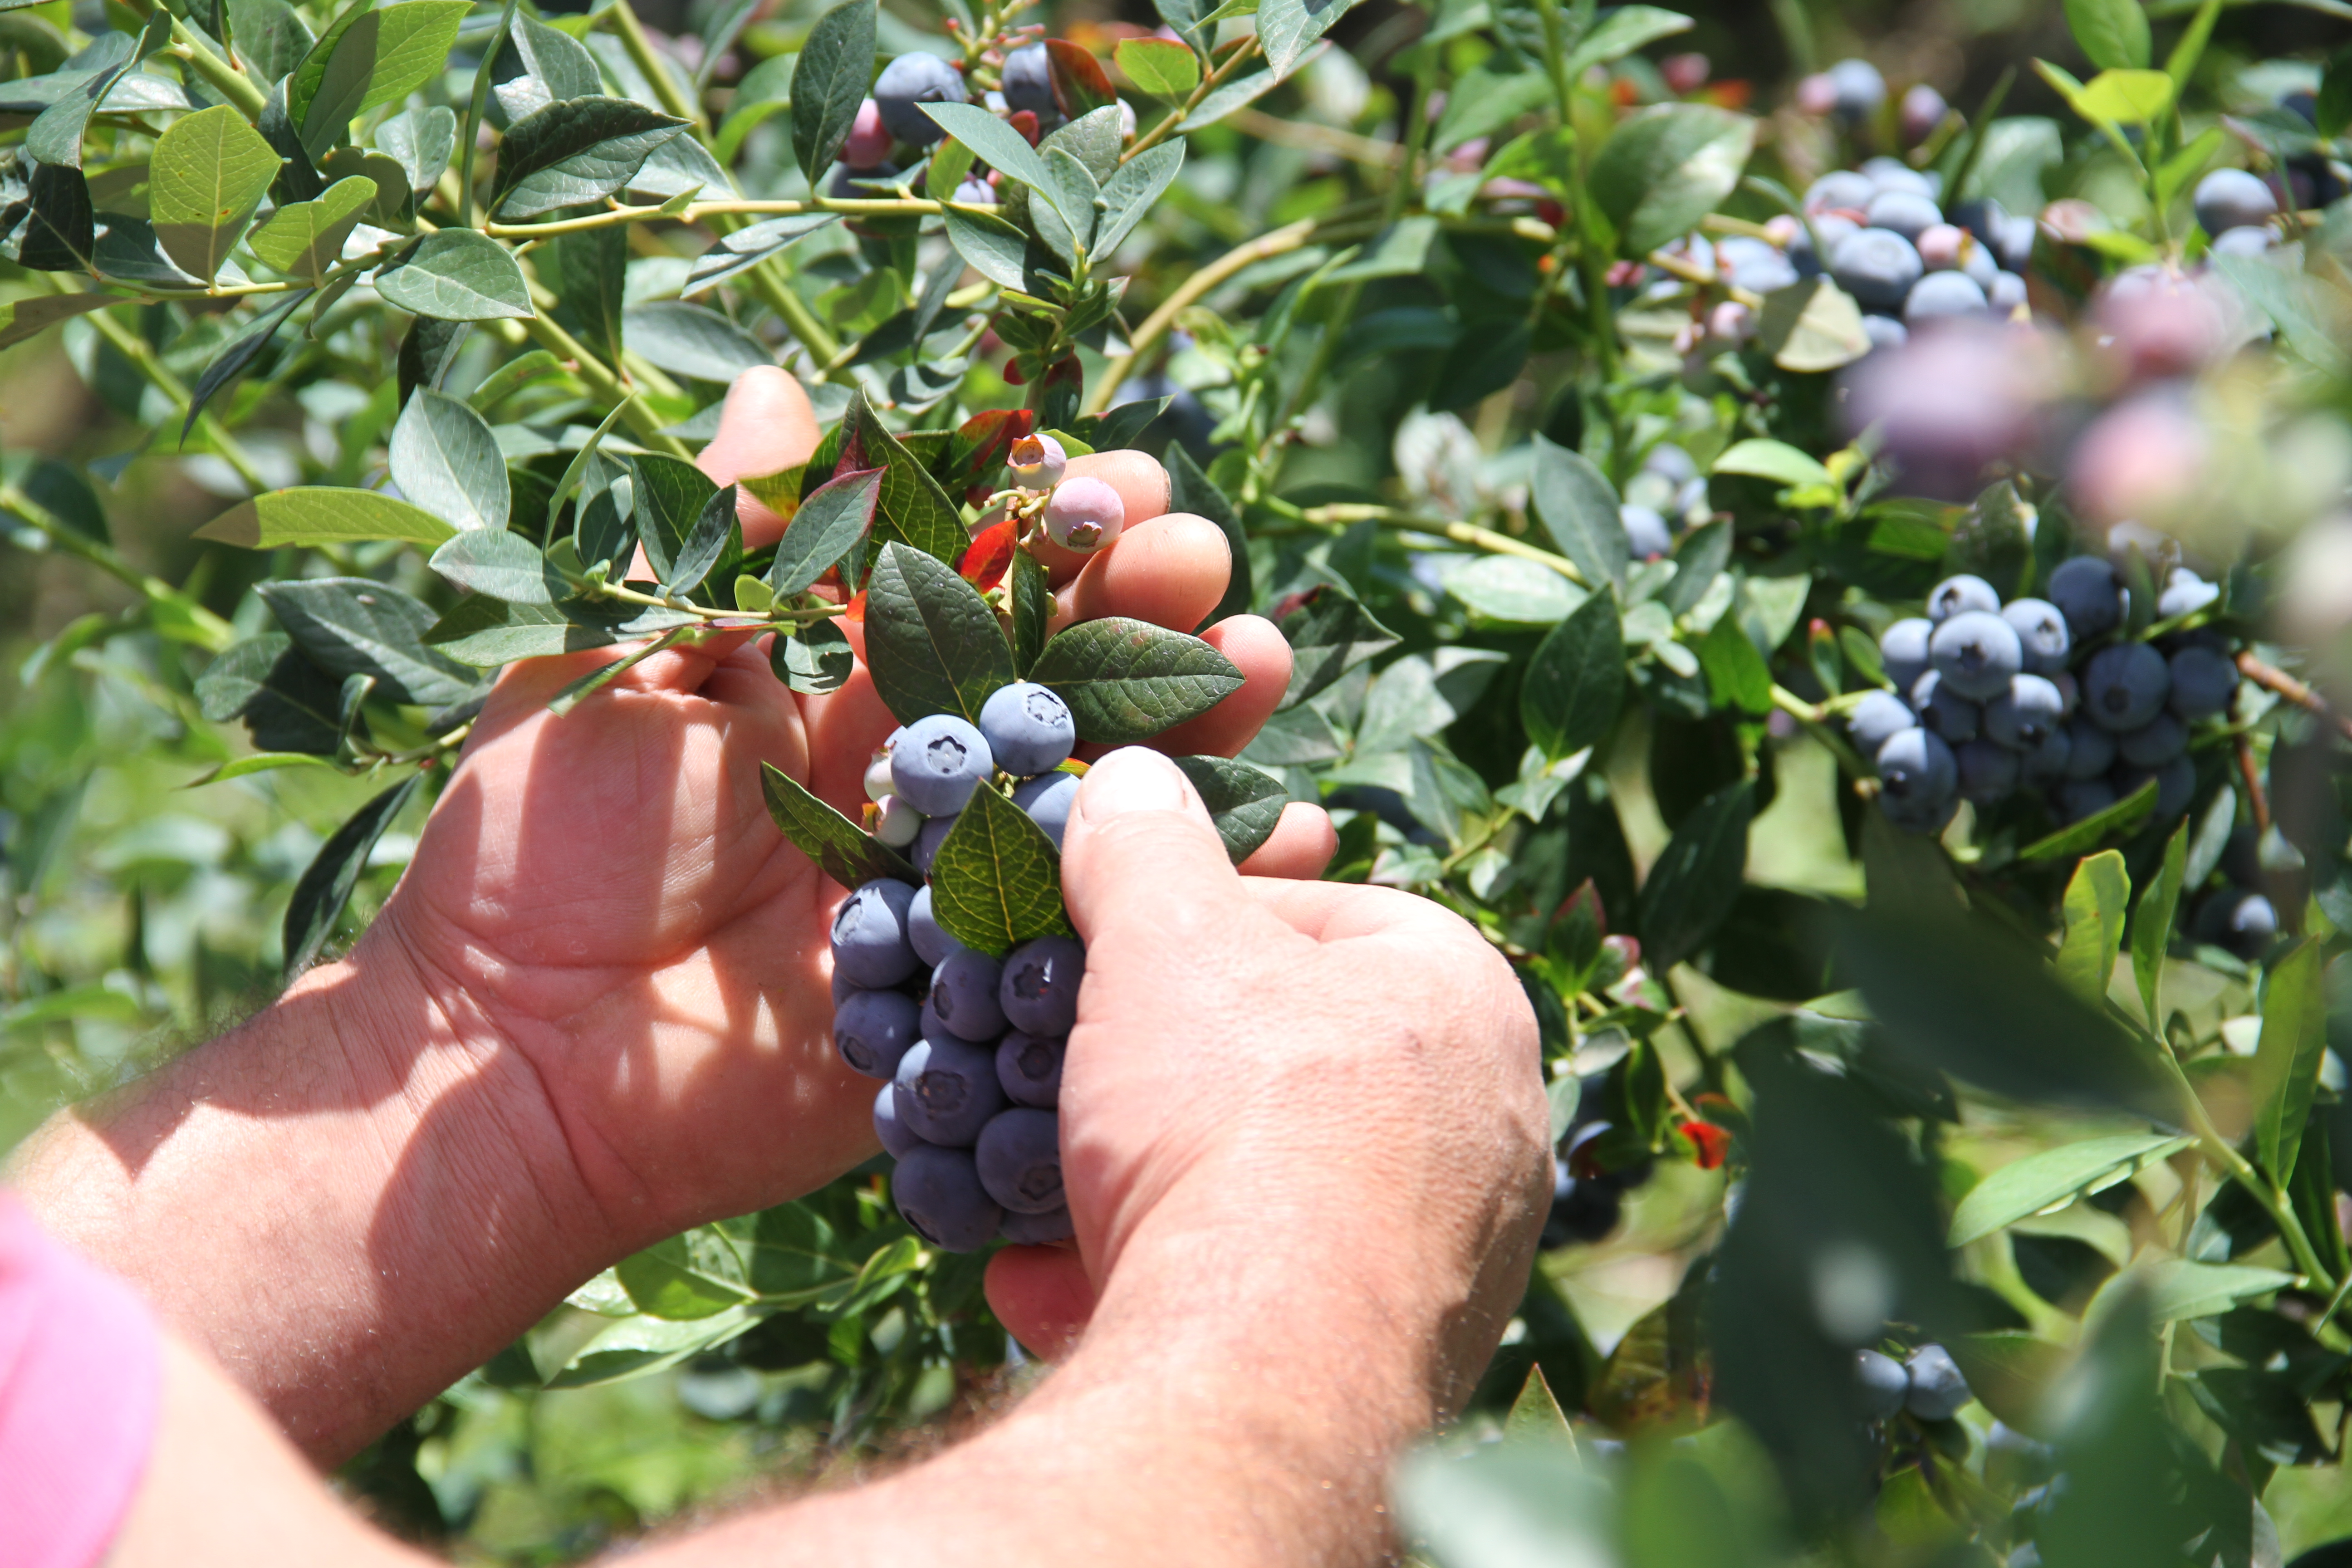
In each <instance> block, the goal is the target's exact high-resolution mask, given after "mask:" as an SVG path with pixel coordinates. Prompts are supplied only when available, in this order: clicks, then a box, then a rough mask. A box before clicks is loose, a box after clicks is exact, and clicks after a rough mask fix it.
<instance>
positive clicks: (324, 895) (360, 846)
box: [284, 0, 426, 975]
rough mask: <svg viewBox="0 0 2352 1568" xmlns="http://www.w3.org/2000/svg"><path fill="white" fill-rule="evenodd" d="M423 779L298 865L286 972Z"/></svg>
mask: <svg viewBox="0 0 2352 1568" xmlns="http://www.w3.org/2000/svg"><path fill="white" fill-rule="evenodd" d="M425 3H426V0H411V4H417V5H421V4H425ZM424 782H425V775H424V774H423V773H410V774H409V775H408V776H407V777H406V778H404V779H403V780H401V781H400V782H399V783H398V784H394V785H393V786H392V787H391V788H390V789H388V790H386V791H384V792H383V794H382V795H377V796H376V797H375V798H374V799H373V800H371V801H369V802H368V803H367V804H366V805H363V806H362V807H360V808H359V810H358V811H357V812H356V813H354V814H353V815H352V819H351V820H350V821H349V822H346V823H344V824H343V825H342V826H341V827H339V828H337V829H335V836H334V837H331V838H330V839H328V840H327V842H326V843H325V844H324V845H323V846H321V847H320V850H319V853H318V856H317V857H316V858H314V859H312V860H311V862H310V866H309V867H308V868H305V869H304V871H303V872H302V879H301V880H300V881H299V882H297V883H295V884H294V900H293V902H292V903H290V904H289V905H288V906H287V908H286V925H285V931H284V938H285V949H286V973H288V974H289V975H293V974H299V973H302V971H304V970H305V969H308V968H310V961H311V960H313V959H315V958H317V957H318V956H319V951H320V949H321V948H323V947H325V946H326V945H327V939H328V938H329V937H331V936H333V935H334V934H335V924H336V922H337V921H340V920H341V919H342V916H343V906H344V905H345V904H347V903H349V902H350V901H351V897H352V889H353V888H355V887H357V886H359V880H360V873H361V872H362V871H363V870H365V869H366V868H367V859H368V854H369V852H370V851H371V850H373V849H374V847H375V843H376V840H377V839H379V838H381V837H383V830H384V829H385V828H387V827H389V826H392V822H393V818H394V817H396V816H399V815H400V813H401V809H402V808H403V807H404V806H405V805H407V804H408V803H409V800H410V799H411V797H413V796H414V795H415V794H416V786H417V785H418V784H422V783H424Z"/></svg>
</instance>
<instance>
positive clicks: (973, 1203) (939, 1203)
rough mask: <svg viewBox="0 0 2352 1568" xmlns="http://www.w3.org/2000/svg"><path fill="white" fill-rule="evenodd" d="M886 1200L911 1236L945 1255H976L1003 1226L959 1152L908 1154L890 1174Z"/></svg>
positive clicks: (999, 1211)
mask: <svg viewBox="0 0 2352 1568" xmlns="http://www.w3.org/2000/svg"><path fill="white" fill-rule="evenodd" d="M890 1196H891V1197H892V1198H893V1199H894V1200H896V1201H897V1203H898V1213H899V1214H900V1215H902V1216H904V1217H905V1219H906V1221H907V1223H908V1225H910V1226H913V1227H914V1229H915V1234H916V1235H918V1236H919V1237H922V1238H923V1239H924V1240H925V1241H928V1242H929V1243H930V1244H931V1245H932V1246H933V1247H939V1248H940V1249H941V1250H942V1251H946V1252H978V1251H979V1250H980V1249H981V1248H982V1247H986V1246H987V1245H988V1244H989V1243H990V1242H992V1241H993V1240H995V1239H996V1230H997V1227H998V1226H1001V1225H1003V1223H1004V1210H1003V1208H1002V1207H1000V1206H999V1205H998V1204H997V1202H996V1200H995V1199H994V1198H992V1197H990V1196H989V1195H988V1189H987V1188H985V1187H983V1186H982V1185H981V1184H980V1171H979V1168H978V1167H977V1166H976V1165H975V1164H974V1163H972V1157H971V1154H970V1153H969V1152H966V1151H964V1150H961V1149H935V1148H931V1147H929V1146H928V1145H926V1146H924V1147H922V1148H919V1149H910V1150H908V1152H907V1153H906V1156H905V1157H904V1158H903V1159H901V1160H900V1161H899V1162H898V1169H897V1170H896V1171H894V1172H892V1173H890Z"/></svg>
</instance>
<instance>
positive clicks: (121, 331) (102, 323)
mask: <svg viewBox="0 0 2352 1568" xmlns="http://www.w3.org/2000/svg"><path fill="white" fill-rule="evenodd" d="M55 281H56V280H55V279H51V282H52V283H54V282H55ZM57 291H58V293H63V292H65V290H64V289H58V290H57ZM82 319H83V320H84V321H88V322H89V324H90V325H91V326H92V327H94V328H96V329H97V330H98V334H99V336H100V337H102V338H104V339H105V340H106V341H107V342H110V343H111V344H113V345H114V348H115V351H116V352H117V353H121V355H122V357H123V358H125V359H127V360H129V361H130V362H131V363H132V364H133V365H135V366H137V367H138V371H139V374H142V375H143V376H145V377H146V378H147V379H148V381H149V382H150V383H152V384H153V386H154V387H155V389H156V390H157V391H158V392H161V393H162V394H163V395H164V396H166V397H168V398H170V399H171V400H172V401H173V403H176V404H178V405H179V406H180V413H181V415H182V416H185V415H186V414H187V412H188V408H189V405H191V403H192V402H193V401H194V399H193V398H192V397H191V396H190V395H189V393H188V388H187V386H186V384H184V382H182V381H181V380H180V378H179V377H178V376H176V375H173V374H172V373H171V372H170V371H168V370H166V369H164V368H163V361H161V360H159V359H157V358H156V357H155V351H154V350H153V349H151V348H149V347H148V346H147V340H146V339H144V338H142V337H141V336H139V334H137V333H136V332H133V331H131V329H130V328H128V327H126V326H124V325H123V324H122V323H121V322H120V321H116V320H115V319H114V318H113V317H112V316H110V315H109V314H108V313H107V312H106V311H104V310H92V311H91V312H90V313H89V315H87V316H85V317H83V318H82ZM196 428H197V429H198V430H200V431H202V432H203V434H204V437H205V444H206V445H208V446H210V447H212V448H213V450H214V451H215V452H217V453H219V454H220V457H221V460H222V461H223V462H226V464H227V465H228V466H229V467H230V468H232V469H234V470H235V471H236V477H237V478H238V479H243V480H244V481H245V482H246V484H247V487H248V488H249V489H252V491H253V493H254V494H256V495H259V494H261V492H262V491H264V490H266V489H268V488H269V486H268V482H267V481H265V480H264V479H262V477H261V472H260V470H259V469H257V468H255V467H254V466H253V457H252V454H250V453H248V452H247V450H246V449H245V447H243V446H242V445H241V444H239V442H238V441H237V439H236V437H234V436H232V435H230V434H229V433H228V431H227V430H226V429H225V428H223V426H222V425H221V422H220V421H219V420H217V419H215V418H214V417H213V416H212V414H211V412H210V411H209V410H207V411H206V412H205V413H202V414H199V415H197V416H196Z"/></svg>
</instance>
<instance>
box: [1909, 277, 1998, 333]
mask: <svg viewBox="0 0 2352 1568" xmlns="http://www.w3.org/2000/svg"><path fill="white" fill-rule="evenodd" d="M1988 309H1990V302H1989V301H1988V300H1986V299H1985V291H1984V285H1982V284H1981V283H1979V282H1978V281H1977V280H1976V279H1973V278H1971V277H1969V275H1968V274H1967V273H1965V272H1930V273H1928V274H1927V276H1926V277H1925V278H1922V279H1919V282H1918V285H1917V286H1916V288H1914V289H1912V290H1911V292H1910V293H1909V294H1907V295H1906V296H1905V297H1904V300H1903V321H1904V324H1905V325H1906V326H1909V327H1915V328H1916V327H1917V326H1918V325H1919V324H1920V323H1921V322H1922V321H1937V320H1940V319H1942V318H1944V317H1947V316H1981V315H1983V314H1984V313H1985V311H1986V310H1988Z"/></svg>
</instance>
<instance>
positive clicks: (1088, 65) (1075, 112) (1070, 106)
mask: <svg viewBox="0 0 2352 1568" xmlns="http://www.w3.org/2000/svg"><path fill="white" fill-rule="evenodd" d="M1045 58H1046V60H1047V62H1048V64H1049V66H1050V68H1051V69H1052V73H1053V79H1054V104H1055V107H1056V108H1058V109H1059V110H1061V111H1062V117H1063V118H1064V119H1065V120H1076V118H1078V116H1080V115H1082V114H1086V113H1088V112H1090V111H1092V110H1097V109H1100V108H1101V107H1102V106H1103V105H1105V104H1107V103H1113V102H1116V101H1117V100H1118V91H1117V89H1114V88H1113V87H1112V86H1111V85H1110V78H1109V76H1108V74H1106V73H1105V72H1104V70H1103V68H1102V62H1101V61H1100V60H1098V59H1097V58H1094V56H1092V55H1090V54H1088V53H1087V51H1086V50H1084V49H1082V48H1080V47H1078V46H1077V45H1076V44H1074V43H1071V42H1070V41H1069V40H1067V39H1066V38H1048V39H1046V40H1045Z"/></svg>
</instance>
